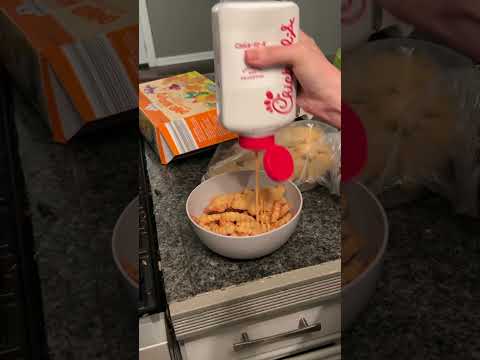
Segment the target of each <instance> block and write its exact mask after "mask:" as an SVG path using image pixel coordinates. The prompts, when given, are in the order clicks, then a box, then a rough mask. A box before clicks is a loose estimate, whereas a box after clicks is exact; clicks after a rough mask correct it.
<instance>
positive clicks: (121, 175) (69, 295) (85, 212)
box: [15, 94, 138, 360]
mask: <svg viewBox="0 0 480 360" xmlns="http://www.w3.org/2000/svg"><path fill="white" fill-rule="evenodd" d="M15 112H16V113H15V118H16V119H15V120H16V127H17V132H18V137H19V153H20V159H21V162H22V167H23V172H24V177H25V182H26V188H27V192H28V199H29V203H30V204H29V205H30V211H31V213H32V222H33V232H34V241H35V248H36V260H37V265H38V272H39V277H40V281H41V291H42V297H43V313H44V318H45V327H46V332H47V341H48V346H49V352H50V359H52V360H55V359H58V360H60V359H62V360H63V359H72V360H77V359H89V360H90V359H109V360H113V359H137V358H138V318H137V312H136V304H135V303H131V302H130V301H129V297H128V293H127V292H126V289H125V286H124V280H123V278H122V276H121V274H120V272H119V271H118V269H117V268H116V265H115V263H114V261H113V257H112V247H111V239H112V230H113V227H114V225H115V223H116V221H117V219H118V217H119V216H120V214H121V212H122V211H123V209H124V208H125V207H126V206H127V205H128V204H129V202H130V201H132V200H133V199H134V198H135V196H137V193H138V165H137V164H138V135H137V131H136V127H137V122H135V121H131V125H130V126H119V127H115V128H112V129H105V130H102V131H101V132H96V133H92V134H90V135H88V136H84V137H82V138H77V139H75V140H73V141H72V142H71V143H70V144H68V145H61V144H56V143H53V142H52V140H51V134H50V132H49V130H48V128H47V127H46V125H45V124H44V123H43V122H42V121H41V120H40V119H39V116H38V115H37V113H36V112H35V111H34V110H33V109H32V107H31V106H30V105H29V104H27V103H26V102H25V101H24V100H23V99H22V97H21V96H19V95H18V94H16V98H15ZM130 116H133V118H132V120H135V118H136V113H135V112H132V113H131V114H130Z"/></svg>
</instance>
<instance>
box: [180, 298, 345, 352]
mask: <svg viewBox="0 0 480 360" xmlns="http://www.w3.org/2000/svg"><path fill="white" fill-rule="evenodd" d="M340 337H341V304H340V298H338V299H335V300H330V301H328V302H324V303H322V304H320V305H317V306H315V307H311V308H308V309H304V310H302V311H296V312H291V313H288V314H284V315H279V316H276V317H272V318H268V319H264V320H261V321H255V322H249V323H240V324H238V325H234V326H230V327H224V328H220V329H218V330H216V331H214V332H212V333H211V334H207V335H206V336H203V337H200V338H196V339H192V340H188V339H186V340H185V341H183V342H182V355H183V360H211V359H215V360H223V359H225V360H276V359H286V358H288V356H290V357H291V356H293V355H295V354H300V353H304V352H305V351H307V350H310V349H319V348H322V347H324V348H323V349H320V351H323V353H324V354H325V356H327V355H328V356H329V354H331V355H332V356H333V355H335V353H336V352H337V350H338V348H339V342H340ZM332 349H333V350H332ZM332 351H333V352H332ZM298 356H300V355H298ZM305 356H306V355H305ZM324 358H325V359H329V358H328V357H324ZM292 359H295V357H293V358H292ZM299 359H302V358H301V357H299ZM305 359H308V358H305ZM316 359H322V358H316ZM332 359H333V358H332Z"/></svg>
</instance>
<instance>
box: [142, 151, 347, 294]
mask: <svg viewBox="0 0 480 360" xmlns="http://www.w3.org/2000/svg"><path fill="white" fill-rule="evenodd" d="M212 155H213V152H212V151H207V152H203V153H199V154H196V155H193V156H191V157H188V158H186V159H182V160H176V161H174V162H172V163H171V164H169V165H168V166H164V165H161V164H160V163H159V161H158V159H157V157H156V155H155V154H154V153H153V151H152V150H151V149H150V148H149V147H148V146H147V147H146V158H147V168H148V173H149V178H150V184H151V188H152V196H153V204H154V211H155V220H156V223H157V231H158V241H159V247H160V257H161V264H162V272H163V278H164V283H165V291H166V295H167V301H168V302H169V303H172V302H180V301H183V300H186V299H189V298H192V297H194V296H196V295H199V294H203V293H207V292H210V291H212V290H217V289H223V288H225V287H228V286H231V285H238V284H242V283H247V282H250V281H253V280H258V279H261V278H264V277H268V276H273V275H276V274H280V273H284V272H288V271H291V270H296V269H300V268H304V267H307V266H313V265H318V264H321V263H324V262H327V261H331V260H336V259H338V258H339V257H340V253H341V250H340V231H339V229H340V206H339V203H338V201H337V199H335V197H334V196H332V195H330V193H329V192H328V191H327V190H326V189H324V188H321V187H317V188H316V189H314V190H311V191H308V192H305V193H304V194H303V196H304V205H303V213H302V217H301V219H300V222H299V225H298V228H297V231H296V233H295V234H294V235H293V236H292V238H290V240H289V241H288V242H287V243H286V244H285V245H284V246H283V247H282V248H280V249H279V250H277V251H276V252H274V253H273V254H271V255H269V256H266V257H264V258H261V259H257V260H250V261H234V260H230V259H227V258H224V257H222V256H219V255H217V254H215V253H213V252H212V251H210V250H209V249H208V248H206V247H205V246H204V245H203V244H202V243H201V241H200V240H199V239H198V238H197V236H196V235H195V233H194V232H193V230H192V228H191V227H190V224H189V223H188V219H187V216H186V213H185V202H186V200H187V197H188V195H189V194H190V192H191V191H192V190H193V189H194V188H195V187H196V186H197V185H198V184H199V183H200V182H201V178H202V176H203V174H205V172H206V170H207V166H208V163H209V161H210V159H211V156H212Z"/></svg>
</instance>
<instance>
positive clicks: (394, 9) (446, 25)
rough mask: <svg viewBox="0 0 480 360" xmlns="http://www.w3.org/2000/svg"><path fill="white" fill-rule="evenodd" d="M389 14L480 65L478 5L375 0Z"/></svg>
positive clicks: (463, 1)
mask: <svg viewBox="0 0 480 360" xmlns="http://www.w3.org/2000/svg"><path fill="white" fill-rule="evenodd" d="M376 1H377V3H378V4H379V5H381V6H382V7H384V8H385V9H386V10H387V11H389V12H390V13H391V14H393V15H394V16H396V17H397V18H399V19H400V20H402V21H405V22H407V23H410V24H412V25H414V26H415V27H417V28H418V29H419V30H422V31H426V32H430V33H432V34H433V35H435V36H438V37H440V38H441V39H442V40H443V41H445V43H446V44H447V45H449V46H450V47H452V48H454V49H457V50H459V51H462V52H464V53H465V54H467V55H469V56H471V57H472V58H473V59H474V60H476V61H477V62H480V48H479V46H478V45H477V44H478V40H477V39H478V38H479V37H480V27H479V25H478V24H479V23H480V5H479V4H478V3H477V2H476V1H472V0H455V1H451V0H437V1H431V0H402V1H398V0H376Z"/></svg>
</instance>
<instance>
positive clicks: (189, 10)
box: [146, 0, 341, 65]
mask: <svg viewBox="0 0 480 360" xmlns="http://www.w3.org/2000/svg"><path fill="white" fill-rule="evenodd" d="M294 1H295V2H297V3H298V5H299V6H300V11H301V14H300V22H301V26H302V29H303V30H304V31H305V32H306V33H308V34H310V35H311V36H312V37H313V38H314V39H315V40H316V41H317V44H318V45H319V46H320V48H321V49H322V50H323V51H324V52H325V54H327V55H332V54H334V53H335V51H336V50H337V49H338V48H339V47H341V32H340V31H341V26H340V6H341V0H294ZM216 2H217V0H146V3H147V10H148V14H149V18H150V23H151V29H152V30H151V32H152V35H153V45H154V49H155V53H156V57H157V58H162V59H163V61H162V60H161V59H160V60H158V65H167V64H172V63H176V62H185V61H195V60H202V59H205V58H211V56H212V54H211V50H212V35H211V22H210V19H211V16H210V10H211V7H212V6H213V5H214V4H215V3H216ZM192 53H193V54H197V56H193V57H192V56H191V55H190V54H192ZM184 55H187V56H184Z"/></svg>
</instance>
